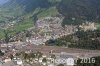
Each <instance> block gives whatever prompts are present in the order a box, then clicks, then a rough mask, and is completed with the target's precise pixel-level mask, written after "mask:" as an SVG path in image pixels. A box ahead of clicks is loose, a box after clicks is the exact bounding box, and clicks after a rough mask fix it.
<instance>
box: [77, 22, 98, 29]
mask: <svg viewBox="0 0 100 66" xmlns="http://www.w3.org/2000/svg"><path fill="white" fill-rule="evenodd" d="M79 28H81V30H84V31H87V30H92V31H94V30H96V29H97V28H96V24H95V23H94V22H86V23H82V25H80V26H79Z"/></svg>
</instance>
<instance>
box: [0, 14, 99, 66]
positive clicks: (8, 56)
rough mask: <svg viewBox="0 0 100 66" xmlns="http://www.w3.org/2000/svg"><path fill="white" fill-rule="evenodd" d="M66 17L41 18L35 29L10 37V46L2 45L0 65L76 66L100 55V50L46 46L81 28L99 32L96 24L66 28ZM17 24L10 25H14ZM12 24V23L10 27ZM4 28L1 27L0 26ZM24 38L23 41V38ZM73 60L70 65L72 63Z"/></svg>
mask: <svg viewBox="0 0 100 66" xmlns="http://www.w3.org/2000/svg"><path fill="white" fill-rule="evenodd" d="M62 21H63V17H61V16H60V17H45V18H43V19H38V20H37V21H36V23H35V26H34V27H32V28H30V29H28V30H27V31H29V33H31V34H32V35H30V34H29V33H28V36H27V37H23V36H24V32H22V33H19V34H18V35H16V36H13V37H11V38H10V41H13V42H9V43H4V42H3V41H1V43H0V66H59V65H61V64H63V65H64V66H74V65H75V64H76V62H75V61H77V60H78V58H91V57H95V56H100V51H99V50H84V49H75V48H68V47H58V46H46V45H45V42H46V41H48V40H50V39H53V40H55V39H58V38H61V37H63V36H67V35H70V34H74V33H75V32H77V31H78V27H79V28H81V29H82V30H84V31H86V30H92V31H93V30H96V27H95V23H88V22H87V23H86V24H85V23H83V24H82V25H80V26H75V25H65V27H62ZM14 23H15V22H14V21H13V22H12V24H10V25H12V26H13V25H14ZM8 25H9V24H8ZM0 27H2V25H1V26H0ZM20 37H22V38H20ZM70 59H71V63H70V62H69V61H70Z"/></svg>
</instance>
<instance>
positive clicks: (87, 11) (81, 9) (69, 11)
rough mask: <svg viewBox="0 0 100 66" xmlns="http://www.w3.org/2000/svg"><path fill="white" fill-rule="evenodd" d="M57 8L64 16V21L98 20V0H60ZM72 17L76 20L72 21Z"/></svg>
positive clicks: (99, 17) (99, 14) (77, 22)
mask: <svg viewBox="0 0 100 66" xmlns="http://www.w3.org/2000/svg"><path fill="white" fill-rule="evenodd" d="M58 10H59V12H60V13H61V14H63V15H64V16H65V17H66V20H65V23H66V22H70V23H72V24H75V23H76V24H79V23H81V22H84V20H88V21H94V22H99V21H100V0H62V2H61V3H60V4H59V6H58ZM72 18H75V19H76V20H75V21H73V20H72Z"/></svg>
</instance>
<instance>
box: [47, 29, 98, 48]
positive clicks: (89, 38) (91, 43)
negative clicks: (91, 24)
mask: <svg viewBox="0 0 100 66" xmlns="http://www.w3.org/2000/svg"><path fill="white" fill-rule="evenodd" d="M46 44H47V45H53V46H66V47H69V48H81V49H91V50H95V49H99V50H100V30H96V31H86V32H84V31H78V32H76V33H75V34H73V35H68V36H63V37H62V38H58V39H56V40H53V39H51V40H49V41H47V42H46Z"/></svg>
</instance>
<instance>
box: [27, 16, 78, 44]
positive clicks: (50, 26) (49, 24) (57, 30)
mask: <svg viewBox="0 0 100 66" xmlns="http://www.w3.org/2000/svg"><path fill="white" fill-rule="evenodd" d="M62 22H63V17H61V16H60V17H45V18H43V19H39V20H37V22H36V24H35V34H34V37H33V38H31V39H27V40H26V41H27V42H30V43H32V44H35V45H41V44H45V42H46V41H47V40H49V39H57V38H60V37H62V36H65V35H69V34H73V33H75V32H76V31H77V30H78V29H77V26H74V25H65V27H62Z"/></svg>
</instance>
